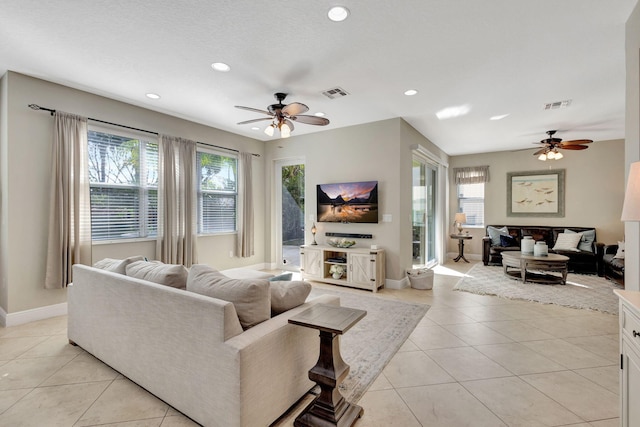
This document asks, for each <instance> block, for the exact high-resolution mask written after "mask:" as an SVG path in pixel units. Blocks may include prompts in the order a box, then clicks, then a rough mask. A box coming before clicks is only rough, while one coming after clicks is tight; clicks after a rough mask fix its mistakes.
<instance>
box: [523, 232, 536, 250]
mask: <svg viewBox="0 0 640 427" xmlns="http://www.w3.org/2000/svg"><path fill="white" fill-rule="evenodd" d="M535 243H536V242H534V241H533V237H531V236H524V237H523V238H522V242H520V251H521V252H522V253H523V254H532V253H533V246H534V245H535Z"/></svg>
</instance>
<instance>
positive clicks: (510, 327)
mask: <svg viewBox="0 0 640 427" xmlns="http://www.w3.org/2000/svg"><path fill="white" fill-rule="evenodd" d="M483 325H485V326H487V327H489V328H491V329H493V330H495V331H498V332H500V333H501V334H502V335H504V336H506V337H509V338H511V339H512V340H514V341H534V340H549V339H553V338H555V337H554V336H553V335H551V334H548V333H546V332H544V331H542V330H540V329H538V328H535V327H533V326H531V325H528V324H526V323H524V322H522V321H520V320H505V321H498V322H483Z"/></svg>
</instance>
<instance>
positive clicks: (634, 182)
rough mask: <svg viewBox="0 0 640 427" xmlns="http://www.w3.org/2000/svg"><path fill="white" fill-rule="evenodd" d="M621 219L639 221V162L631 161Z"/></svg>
mask: <svg viewBox="0 0 640 427" xmlns="http://www.w3.org/2000/svg"><path fill="white" fill-rule="evenodd" d="M621 219H622V221H640V162H635V163H631V168H630V169H629V179H628V181H627V190H626V192H625V194H624V205H623V207H622V218H621Z"/></svg>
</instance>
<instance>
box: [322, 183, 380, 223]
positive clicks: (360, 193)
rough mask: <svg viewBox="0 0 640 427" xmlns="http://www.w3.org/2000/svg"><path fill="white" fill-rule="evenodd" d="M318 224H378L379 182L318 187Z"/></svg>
mask: <svg viewBox="0 0 640 427" xmlns="http://www.w3.org/2000/svg"><path fill="white" fill-rule="evenodd" d="M317 193H318V198H317V203H318V222H365V223H377V222H378V181H363V182H347V183H341V184H321V185H318V186H317Z"/></svg>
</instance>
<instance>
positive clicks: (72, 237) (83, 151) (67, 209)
mask: <svg viewBox="0 0 640 427" xmlns="http://www.w3.org/2000/svg"><path fill="white" fill-rule="evenodd" d="M87 146H88V143H87V119H86V118H84V117H80V116H76V115H72V114H67V113H63V112H59V111H58V112H56V113H55V120H54V134H53V152H52V156H51V157H52V163H51V181H50V191H49V194H50V202H49V239H48V243H47V267H46V276H45V288H47V289H59V288H64V287H65V286H67V284H69V283H70V282H71V281H72V280H73V278H72V269H71V267H72V266H73V264H87V265H91V202H90V193H89V172H88V160H87Z"/></svg>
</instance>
